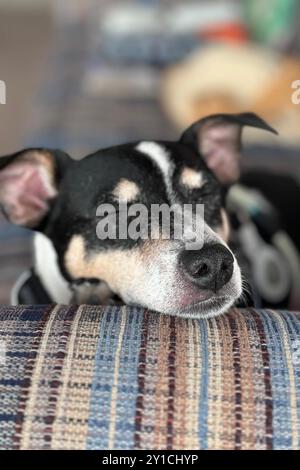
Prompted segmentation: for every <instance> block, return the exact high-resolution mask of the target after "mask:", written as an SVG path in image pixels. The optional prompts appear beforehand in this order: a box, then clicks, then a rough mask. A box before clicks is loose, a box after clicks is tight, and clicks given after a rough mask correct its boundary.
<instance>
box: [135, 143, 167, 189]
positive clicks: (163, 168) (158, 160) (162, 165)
mask: <svg viewBox="0 0 300 470" xmlns="http://www.w3.org/2000/svg"><path fill="white" fill-rule="evenodd" d="M135 148H136V150H138V151H139V152H142V153H144V154H145V155H147V156H148V157H150V158H151V160H152V161H153V162H154V163H155V165H156V166H157V167H158V168H159V170H160V172H161V174H162V176H163V179H164V182H165V185H166V188H167V191H168V194H169V196H171V195H172V192H173V191H172V184H171V178H172V173H173V164H172V162H171V160H170V157H169V153H168V151H167V149H166V148H165V147H164V146H163V145H160V144H158V143H157V142H140V143H139V144H138V145H137V146H136V147H135Z"/></svg>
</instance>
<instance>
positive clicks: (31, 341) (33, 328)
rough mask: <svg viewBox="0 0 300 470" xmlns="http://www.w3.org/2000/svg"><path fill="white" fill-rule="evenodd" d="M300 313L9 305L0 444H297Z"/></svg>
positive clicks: (2, 313) (1, 336) (0, 337)
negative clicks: (176, 313)
mask: <svg viewBox="0 0 300 470" xmlns="http://www.w3.org/2000/svg"><path fill="white" fill-rule="evenodd" d="M299 338H300V314H297V313H290V312H283V311H281V312H279V311H276V312H275V311H269V310H268V311H267V310H263V311H255V310H251V309H249V310H236V309H232V310H231V311H229V312H228V313H227V314H226V315H223V316H221V317H217V318H215V319H210V320H185V319H180V318H176V317H171V316H165V315H158V314H155V313H151V312H148V311H144V310H143V309H137V308H128V307H121V308H120V307H109V308H101V307H93V306H81V307H78V306H53V305H52V306H35V307H2V308H0V448H1V449H20V448H21V449H299V447H300V354H299V348H300V344H299Z"/></svg>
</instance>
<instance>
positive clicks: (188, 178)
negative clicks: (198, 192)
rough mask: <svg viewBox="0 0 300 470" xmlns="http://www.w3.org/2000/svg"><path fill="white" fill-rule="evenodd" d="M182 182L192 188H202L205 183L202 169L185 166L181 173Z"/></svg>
mask: <svg viewBox="0 0 300 470" xmlns="http://www.w3.org/2000/svg"><path fill="white" fill-rule="evenodd" d="M180 183H181V184H183V185H184V186H187V187H188V188H190V189H200V188H202V186H203V185H204V184H205V180H204V179H203V175H202V173H201V171H196V170H194V169H193V168H189V167H187V166H186V167H184V168H183V170H182V172H181V175H180Z"/></svg>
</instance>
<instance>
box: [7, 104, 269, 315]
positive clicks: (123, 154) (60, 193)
mask: <svg viewBox="0 0 300 470" xmlns="http://www.w3.org/2000/svg"><path fill="white" fill-rule="evenodd" d="M243 126H252V127H257V128H261V129H264V130H267V131H271V132H275V131H274V130H273V129H272V128H271V127H270V126H269V125H268V124H266V123H265V122H264V121H263V120H262V119H260V118H259V117H258V116H256V115H254V114H252V113H243V114H238V115H227V114H220V115H213V116H208V117H206V118H204V119H202V120H200V121H198V122H196V123H195V124H194V125H192V126H191V127H190V128H188V129H187V130H186V131H185V132H184V133H183V135H182V136H181V138H180V140H179V141H177V142H163V141H160V142H154V141H142V142H136V143H132V144H124V145H120V146H117V147H112V148H108V149H104V150H99V151H98V152H96V153H93V154H91V155H88V156H87V157H85V158H83V159H82V160H79V161H75V160H73V159H72V158H70V157H69V156H68V155H67V154H66V153H64V152H62V151H60V150H50V149H43V148H31V149H26V150H22V151H20V152H18V153H16V154H14V155H10V156H5V157H2V158H1V159H0V204H1V207H2V209H3V211H4V214H5V215H6V216H7V218H8V219H9V220H10V221H11V222H12V223H14V224H17V225H20V226H24V227H28V228H31V229H33V230H35V231H36V232H37V234H36V235H35V240H34V246H35V268H34V273H33V275H34V276H35V277H37V278H38V279H39V282H40V284H41V286H42V288H43V289H44V291H45V292H46V293H47V294H48V295H49V298H50V300H51V301H53V302H59V303H69V302H72V301H73V302H76V303H99V304H101V303H109V302H110V301H111V299H114V298H116V297H118V298H119V299H120V300H121V301H122V302H124V303H126V304H129V305H140V306H143V307H147V308H149V309H152V310H155V311H159V312H163V313H168V314H177V315H181V316H192V317H193V316H203V317H209V316H213V315H217V314H220V313H222V312H224V311H225V310H226V309H228V307H230V306H231V305H233V304H234V302H235V301H236V300H237V299H238V298H239V297H240V296H241V293H242V278H241V271H240V267H239V265H238V262H237V260H236V258H235V256H234V254H233V252H232V251H231V249H230V248H229V246H228V243H229V223H228V219H227V215H226V210H225V206H224V196H225V193H226V189H227V188H228V187H229V186H230V185H231V184H232V183H234V182H235V181H236V180H237V179H238V178H239V160H240V144H241V131H242V127H243ZM120 201H123V202H124V201H125V202H126V203H127V204H128V205H130V204H133V203H136V202H140V203H142V204H144V205H145V206H146V207H150V206H151V204H168V205H171V204H174V203H176V204H180V205H183V204H186V203H188V204H197V203H201V204H204V208H205V212H204V232H203V237H204V238H203V240H202V248H201V249H199V250H186V249H185V245H184V244H183V241H182V240H175V239H170V240H165V239H161V238H158V239H155V240H152V239H148V240H144V239H135V240H133V239H119V238H117V239H115V240H110V239H107V240H99V238H98V237H97V235H96V226H97V223H98V221H99V218H98V217H97V216H96V208H97V207H98V206H99V204H104V203H110V204H113V205H117V204H118V203H119V202H120ZM74 292H75V297H74Z"/></svg>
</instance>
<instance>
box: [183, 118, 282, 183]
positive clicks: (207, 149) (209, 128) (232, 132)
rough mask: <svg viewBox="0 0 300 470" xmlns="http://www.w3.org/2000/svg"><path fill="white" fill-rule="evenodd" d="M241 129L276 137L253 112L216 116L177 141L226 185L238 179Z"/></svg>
mask: <svg viewBox="0 0 300 470" xmlns="http://www.w3.org/2000/svg"><path fill="white" fill-rule="evenodd" d="M244 126H250V127H256V128H258V129H263V130H266V131H269V132H273V133H274V134H277V132H276V131H275V130H274V129H272V127H270V126H269V125H268V124H267V123H266V122H265V121H264V120H263V119H261V118H260V117H258V116H257V115H256V114H254V113H241V114H215V115H212V116H208V117H205V118H204V119H201V120H200V121H198V122H196V123H195V124H193V125H192V126H190V127H189V128H188V129H187V130H186V131H185V132H184V133H183V134H182V136H181V139H180V142H182V143H184V144H187V145H190V146H192V147H193V148H194V149H195V150H196V151H197V152H198V153H199V154H200V155H201V156H202V158H203V159H204V160H205V162H206V164H207V166H208V167H209V168H210V169H211V171H212V172H213V173H214V174H215V176H216V177H217V178H218V180H219V181H220V182H221V183H223V184H225V185H227V184H231V183H234V182H235V181H236V180H237V179H238V178H239V174H240V150H241V135H242V129H243V127H244Z"/></svg>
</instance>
